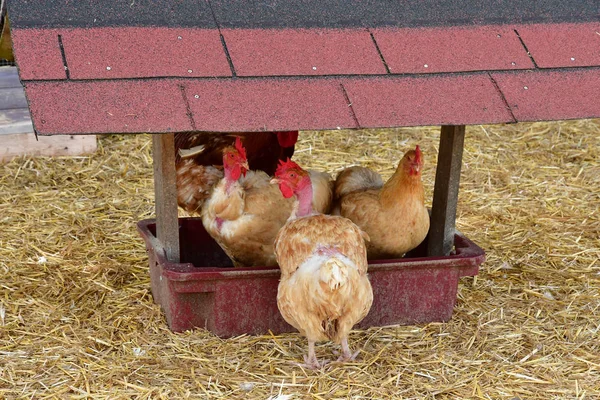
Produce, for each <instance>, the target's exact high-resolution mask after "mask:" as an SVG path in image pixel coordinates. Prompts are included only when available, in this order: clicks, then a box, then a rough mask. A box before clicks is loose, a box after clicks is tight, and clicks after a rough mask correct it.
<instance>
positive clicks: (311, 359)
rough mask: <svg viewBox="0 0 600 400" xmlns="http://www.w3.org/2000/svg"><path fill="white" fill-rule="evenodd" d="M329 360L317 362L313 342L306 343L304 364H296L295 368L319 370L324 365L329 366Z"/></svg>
mask: <svg viewBox="0 0 600 400" xmlns="http://www.w3.org/2000/svg"><path fill="white" fill-rule="evenodd" d="M329 363H330V361H329V360H323V361H321V362H319V360H318V359H317V355H316V353H315V342H311V341H309V342H308V355H305V356H304V364H301V363H296V365H297V366H299V367H303V368H308V369H321V368H323V367H324V366H325V365H327V364H329Z"/></svg>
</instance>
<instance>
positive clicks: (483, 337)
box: [0, 120, 600, 399]
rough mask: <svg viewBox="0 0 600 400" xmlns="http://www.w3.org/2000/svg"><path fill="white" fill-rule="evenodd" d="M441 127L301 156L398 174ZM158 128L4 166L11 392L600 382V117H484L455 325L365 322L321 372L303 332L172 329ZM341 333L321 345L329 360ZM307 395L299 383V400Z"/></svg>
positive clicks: (351, 389) (598, 386)
mask: <svg viewBox="0 0 600 400" xmlns="http://www.w3.org/2000/svg"><path fill="white" fill-rule="evenodd" d="M438 140H439V133H438V129H437V128H436V129H429V128H419V129H416V128H415V129H397V130H385V131H355V132H345V131H337V132H327V133H313V132H306V133H303V134H301V136H300V143H299V145H298V146H297V150H298V151H297V157H296V159H297V160H298V161H299V162H301V163H303V164H304V165H306V166H309V167H313V168H321V169H327V170H329V171H336V170H339V169H340V168H342V167H344V166H347V165H350V164H361V165H365V166H369V167H372V168H374V169H376V170H378V171H381V172H382V173H383V174H384V175H385V176H386V177H387V176H389V175H390V174H391V173H392V171H393V170H394V168H395V165H396V163H397V161H398V160H399V159H400V157H401V156H402V154H403V152H404V151H406V150H407V149H408V148H410V147H414V145H415V144H417V143H418V144H420V145H421V147H422V149H423V151H424V154H425V156H426V167H425V171H424V180H425V182H426V185H427V188H428V189H427V190H428V194H427V198H428V202H429V203H430V202H431V192H432V185H433V178H434V164H435V158H436V150H437V145H438ZM151 163H152V158H151V145H150V138H149V137H148V136H146V135H140V136H108V137H102V138H100V139H99V150H98V151H97V153H95V154H93V155H91V156H89V157H74V158H54V159H50V158H19V159H14V160H13V161H11V162H10V163H8V164H5V165H1V166H0V228H1V230H0V397H3V398H8V399H11V398H35V399H43V398H112V399H114V398H165V399H175V398H223V399H267V398H269V397H270V396H273V397H277V396H279V398H280V399H283V398H292V399H301V398H302V399H304V398H315V399H333V398H339V399H346V398H349V399H366V398H398V399H400V398H413V399H433V398H436V399H438V398H439V399H442V398H484V399H500V398H507V399H513V398H520V399H575V398H580V399H583V398H589V399H591V398H598V396H600V344H599V343H600V340H599V329H600V292H599V289H600V262H599V261H598V258H599V256H600V250H599V249H600V239H599V237H600V121H599V120H588V121H574V122H560V123H543V124H542V123H539V124H518V125H511V126H472V127H468V128H467V138H466V143H465V154H464V167H463V175H462V182H461V194H460V204H459V217H458V228H459V229H460V230H461V231H463V232H464V233H465V234H466V235H467V236H469V237H470V238H472V239H474V241H475V242H476V243H478V244H479V245H480V246H481V247H483V248H484V249H486V250H487V254H488V261H487V262H486V263H485V264H484V265H483V267H482V269H481V272H480V274H479V276H478V277H477V278H476V279H473V278H463V280H462V281H461V284H460V287H459V298H458V304H457V306H456V308H455V312H454V316H453V318H452V320H451V321H450V322H448V323H444V324H439V323H435V324H429V325H425V326H399V327H385V328H373V329H370V330H368V331H366V332H353V333H352V335H351V338H350V339H351V346H352V347H360V348H362V351H361V353H360V355H359V357H358V360H357V361H356V362H354V363H349V364H346V365H341V364H338V363H333V364H331V365H330V366H329V367H328V368H325V369H324V370H322V371H316V372H315V371H305V370H303V369H301V368H299V367H296V366H294V365H292V364H291V362H292V361H300V360H301V357H302V355H303V354H304V353H305V351H306V341H305V340H304V339H303V338H302V337H300V336H299V335H298V334H287V335H281V336H277V337H273V336H262V337H247V336H244V337H238V338H232V339H227V340H222V339H219V338H217V337H215V336H213V335H212V334H210V333H208V332H206V331H203V330H196V331H193V332H187V333H183V334H173V333H171V332H170V331H169V330H168V328H167V326H166V323H165V320H164V318H163V316H162V313H161V311H160V309H159V308H158V307H157V306H156V305H155V304H154V303H153V301H152V296H151V294H150V281H149V276H148V271H147V256H146V253H145V250H144V245H143V243H142V240H141V239H140V238H139V237H138V234H137V232H136V229H135V223H136V222H137V221H138V220H140V219H143V218H147V217H150V216H152V214H153V181H152V168H151ZM333 348H334V347H333V346H331V345H329V344H327V345H320V346H319V347H318V353H317V354H318V356H319V357H330V356H331V350H332V349H333ZM286 396H290V397H286Z"/></svg>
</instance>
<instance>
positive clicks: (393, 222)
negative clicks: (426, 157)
mask: <svg viewBox="0 0 600 400" xmlns="http://www.w3.org/2000/svg"><path fill="white" fill-rule="evenodd" d="M422 168H423V155H422V152H421V149H420V148H419V146H416V148H415V149H414V150H409V151H407V152H406V154H404V157H403V158H402V160H400V163H399V164H398V168H397V169H396V171H395V172H394V174H393V175H392V176H391V177H390V179H389V180H388V181H387V182H386V183H385V184H384V183H383V181H382V179H381V177H380V176H379V174H377V173H375V172H373V171H371V170H369V169H367V168H363V167H351V168H348V169H345V170H343V171H342V172H340V174H339V175H338V177H337V179H336V182H335V197H336V199H335V203H336V204H335V206H334V207H335V213H336V214H339V215H342V216H344V217H346V218H349V219H350V220H352V221H353V222H354V223H355V224H356V225H358V226H359V227H360V228H361V229H362V230H364V231H365V232H367V233H368V234H369V237H370V238H371V241H370V242H369V243H368V245H367V251H368V254H369V258H372V259H386V258H387V259H389V258H399V257H402V256H403V255H404V254H405V253H406V252H408V251H410V250H412V249H414V248H415V247H417V246H418V245H419V244H420V243H421V242H422V241H423V240H424V239H425V237H426V236H427V233H428V232H429V212H428V211H427V208H426V207H425V190H424V188H423V182H422V180H421V170H422Z"/></svg>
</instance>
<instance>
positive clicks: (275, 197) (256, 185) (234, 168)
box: [202, 138, 333, 267]
mask: <svg viewBox="0 0 600 400" xmlns="http://www.w3.org/2000/svg"><path fill="white" fill-rule="evenodd" d="M222 159H223V161H222V163H223V169H224V176H223V178H222V179H221V180H220V181H219V182H218V183H217V185H216V186H215V188H214V189H213V190H212V193H211V195H210V197H209V198H208V199H207V200H206V202H205V204H204V207H203V208H202V223H203V224H204V228H205V229H206V231H207V232H208V233H209V234H210V235H211V236H212V237H213V238H214V239H215V241H216V242H217V243H218V244H219V245H220V246H221V248H222V249H223V251H225V253H226V254H227V255H228V256H229V257H230V258H231V260H232V261H233V264H234V265H235V266H236V267H249V266H273V265H276V259H275V251H274V248H273V243H274V241H275V236H276V235H277V232H278V231H279V229H280V228H281V227H282V226H283V224H284V223H285V222H286V221H287V219H288V218H289V216H290V213H291V212H292V205H293V201H292V200H291V199H289V198H284V196H282V194H281V192H280V191H279V190H278V189H277V187H275V186H273V185H271V184H270V183H269V180H270V177H269V176H268V175H267V174H266V173H265V172H263V171H253V170H249V169H248V167H249V166H248V160H247V156H246V149H245V148H244V146H243V144H242V141H241V139H240V138H237V139H236V141H235V144H234V146H228V147H225V149H224V151H223V155H222ZM311 176H314V181H315V183H316V186H315V191H314V204H315V206H317V207H320V209H322V208H325V207H329V205H330V204H331V199H332V190H333V182H332V180H331V176H329V174H325V173H322V172H311ZM312 201H313V198H311V202H312Z"/></svg>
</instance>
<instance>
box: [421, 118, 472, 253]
mask: <svg viewBox="0 0 600 400" xmlns="http://www.w3.org/2000/svg"><path fill="white" fill-rule="evenodd" d="M464 140H465V126H464V125H457V126H454V125H444V126H442V132H441V136H440V150H439V153H438V160H437V169H436V172H435V188H434V190H433V204H432V209H431V227H430V228H429V241H428V248H427V255H429V256H447V255H448V254H450V252H451V251H452V248H453V247H454V232H455V222H456V205H457V203H458V186H459V183H460V168H461V166H462V153H463V143H464Z"/></svg>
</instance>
